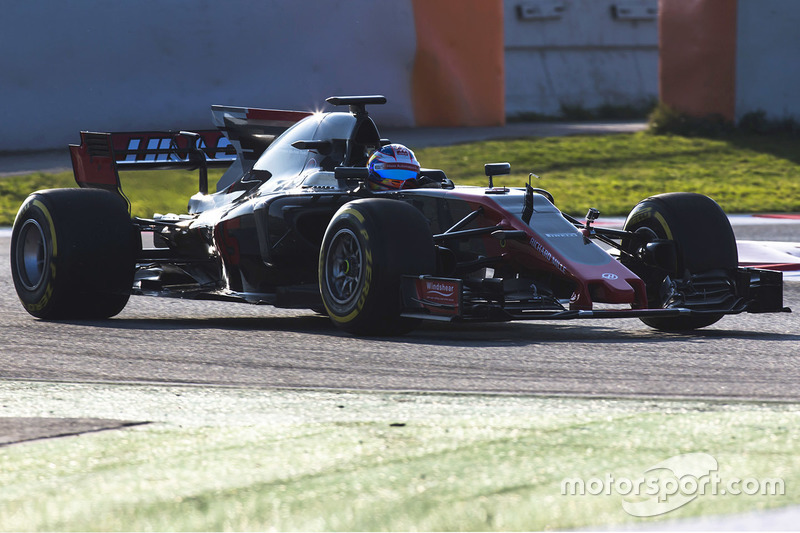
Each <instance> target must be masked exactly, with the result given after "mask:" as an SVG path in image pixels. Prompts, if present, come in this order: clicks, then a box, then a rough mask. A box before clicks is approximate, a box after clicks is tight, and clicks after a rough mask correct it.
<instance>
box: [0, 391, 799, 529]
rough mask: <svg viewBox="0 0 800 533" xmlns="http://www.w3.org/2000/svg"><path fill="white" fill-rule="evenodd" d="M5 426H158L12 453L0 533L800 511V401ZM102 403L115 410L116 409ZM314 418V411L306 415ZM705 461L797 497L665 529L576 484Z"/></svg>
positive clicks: (21, 406) (374, 399)
mask: <svg viewBox="0 0 800 533" xmlns="http://www.w3.org/2000/svg"><path fill="white" fill-rule="evenodd" d="M0 393H1V395H2V397H3V398H5V399H4V400H3V404H4V405H3V410H4V416H48V417H107V418H108V417H120V418H125V419H128V420H141V421H145V420H146V421H150V422H151V424H148V425H144V426H137V427H134V428H131V429H126V430H120V431H105V432H99V433H92V434H84V435H81V436H78V437H67V438H58V439H49V440H42V441H37V442H31V443H26V444H16V445H11V446H7V447H4V448H0V486H2V487H3V490H2V491H0V530H6V531H7V530H12V531H45V530H47V531H74V530H81V531H131V530H133V531H152V530H158V531H208V530H212V531H244V530H261V531H265V530H280V531H283V530H286V531H290V530H306V531H321V530H325V531H402V530H428V531H453V530H463V531H503V530H506V531H511V530H540V529H571V528H580V527H592V526H594V527H597V526H602V525H612V524H619V523H630V524H632V525H633V526H634V527H637V526H639V527H646V526H647V524H649V523H650V522H653V521H656V520H664V519H673V518H683V517H691V516H698V515H712V514H723V513H733V512H741V511H749V510H756V509H765V508H772V507H780V506H785V505H789V504H797V503H800V493H798V492H797V491H796V490H794V487H797V486H798V483H800V453H799V452H800V444H798V443H800V423H799V422H800V406H798V405H795V404H771V405H770V404H755V403H733V404H730V403H725V404H723V403H715V402H689V401H658V402H656V401H635V400H603V399H594V400H591V399H569V398H532V397H515V396H482V395H470V394H463V395H458V394H450V395H446V394H401V393H354V392H326V391H289V390H285V391H270V390H253V389H237V388H216V389H214V388H202V387H156V386H138V387H137V386H126V385H101V384H53V383H26V382H0ZM100 400H102V401H100ZM309 405H313V406H314V408H313V409H309V408H308V406H309ZM696 452H702V453H707V454H710V455H711V456H713V457H714V458H715V459H716V460H717V461H718V464H719V470H718V474H719V477H720V478H721V479H722V480H723V481H729V480H731V479H733V478H740V479H746V478H753V479H757V480H765V479H767V478H771V479H775V478H780V479H782V480H783V481H784V483H785V487H786V490H785V492H786V495H784V496H780V495H778V496H760V495H754V496H747V495H739V496H733V495H730V494H728V495H724V496H723V495H720V494H717V495H712V494H706V495H701V496H699V497H698V498H697V499H696V500H695V501H693V502H691V503H689V504H687V505H685V506H683V507H681V508H680V509H677V510H675V511H672V512H670V513H668V514H665V515H661V516H659V517H656V518H645V519H642V518H635V517H633V516H630V515H628V514H626V513H625V512H624V510H623V509H622V501H623V496H621V495H620V494H618V493H616V492H613V491H612V492H611V493H610V494H608V495H605V494H604V495H597V496H592V495H589V494H587V495H583V496H578V495H569V494H567V495H564V494H562V488H561V487H562V482H563V481H564V480H565V479H566V478H580V479H583V480H585V481H587V482H588V481H589V480H591V479H592V478H599V479H603V478H605V477H606V475H607V474H608V475H611V476H613V477H614V478H615V479H620V478H621V477H626V478H628V479H632V480H635V479H637V478H639V477H641V476H643V475H644V472H645V471H646V470H647V469H648V468H650V467H651V466H654V465H656V464H657V463H659V462H661V461H664V460H666V459H668V458H670V457H674V456H676V455H678V454H683V453H696Z"/></svg>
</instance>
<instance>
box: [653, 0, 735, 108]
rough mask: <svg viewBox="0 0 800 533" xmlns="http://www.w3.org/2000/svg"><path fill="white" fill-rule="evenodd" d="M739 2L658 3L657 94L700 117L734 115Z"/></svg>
mask: <svg viewBox="0 0 800 533" xmlns="http://www.w3.org/2000/svg"><path fill="white" fill-rule="evenodd" d="M736 12H737V0H659V34H660V62H659V93H660V96H661V101H662V102H664V103H665V104H667V105H668V106H670V107H672V108H673V109H675V110H677V111H680V112H683V113H688V114H691V115H696V116H704V115H710V114H719V115H722V116H723V117H725V118H726V119H727V120H731V121H733V120H734V118H735V113H736V16H737V13H736Z"/></svg>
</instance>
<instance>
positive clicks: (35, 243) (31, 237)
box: [11, 189, 139, 319]
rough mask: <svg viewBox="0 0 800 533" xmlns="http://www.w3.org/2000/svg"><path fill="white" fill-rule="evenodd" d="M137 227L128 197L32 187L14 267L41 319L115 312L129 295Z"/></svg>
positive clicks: (23, 296) (16, 239)
mask: <svg viewBox="0 0 800 533" xmlns="http://www.w3.org/2000/svg"><path fill="white" fill-rule="evenodd" d="M138 247H139V239H138V234H137V233H136V231H135V228H134V226H133V224H132V222H131V219H130V216H129V215H128V208H127V204H126V203H125V201H124V200H123V199H122V198H120V197H119V196H117V195H116V194H114V193H111V192H108V191H103V190H99V189H52V190H46V191H38V192H35V193H33V194H31V195H30V196H29V197H28V198H27V199H26V200H25V202H24V203H23V204H22V206H21V207H20V209H19V212H18V214H17V218H16V220H15V221H14V229H13V231H12V234H11V273H12V277H13V279H14V286H15V288H16V290H17V295H18V296H19V299H20V301H21V302H22V305H23V306H24V307H25V310H26V311H28V313H30V314H31V315H33V316H35V317H37V318H43V319H81V318H109V317H112V316H114V315H116V314H118V313H119V312H120V311H122V309H123V308H124V307H125V305H126V304H127V302H128V298H129V296H130V291H131V286H132V284H133V275H134V269H135V261H136V252H137V249H138Z"/></svg>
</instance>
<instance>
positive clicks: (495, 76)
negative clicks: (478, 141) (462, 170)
mask: <svg viewBox="0 0 800 533" xmlns="http://www.w3.org/2000/svg"><path fill="white" fill-rule="evenodd" d="M412 5H413V8H414V23H415V26H416V34H417V51H416V54H415V57H414V69H413V72H412V75H411V98H412V106H413V109H414V118H415V121H416V124H417V126H494V125H502V124H504V123H505V79H504V69H503V65H504V38H503V2H502V0H412Z"/></svg>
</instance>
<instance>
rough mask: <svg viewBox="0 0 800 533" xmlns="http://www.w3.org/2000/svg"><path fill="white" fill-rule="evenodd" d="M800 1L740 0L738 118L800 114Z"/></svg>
mask: <svg viewBox="0 0 800 533" xmlns="http://www.w3.org/2000/svg"><path fill="white" fill-rule="evenodd" d="M798 28H800V1H798V0H739V4H738V11H737V28H736V31H737V43H736V46H737V48H736V119H737V120H739V119H741V118H742V116H743V115H745V114H746V113H749V112H751V111H758V110H763V111H765V112H766V113H767V116H768V117H770V118H773V119H775V118H786V117H793V118H795V119H800V30H798Z"/></svg>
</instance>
